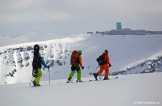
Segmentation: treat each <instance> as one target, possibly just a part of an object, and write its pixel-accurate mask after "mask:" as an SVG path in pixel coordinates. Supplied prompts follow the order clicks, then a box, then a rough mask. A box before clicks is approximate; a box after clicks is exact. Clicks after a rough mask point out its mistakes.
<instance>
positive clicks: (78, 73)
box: [68, 69, 81, 81]
mask: <svg viewBox="0 0 162 106" xmlns="http://www.w3.org/2000/svg"><path fill="white" fill-rule="evenodd" d="M74 73H75V70H71V73H70V74H69V77H68V80H71V78H72V77H73V76H74ZM77 80H78V81H81V70H80V69H79V71H77Z"/></svg>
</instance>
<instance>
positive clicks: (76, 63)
mask: <svg viewBox="0 0 162 106" xmlns="http://www.w3.org/2000/svg"><path fill="white" fill-rule="evenodd" d="M78 57H79V54H78V51H76V50H74V51H73V52H72V55H71V60H70V63H71V65H72V66H74V67H78V66H79V58H78Z"/></svg>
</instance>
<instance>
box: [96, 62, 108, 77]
mask: <svg viewBox="0 0 162 106" xmlns="http://www.w3.org/2000/svg"><path fill="white" fill-rule="evenodd" d="M103 70H105V77H108V75H109V67H108V65H107V64H104V65H100V70H99V71H98V72H97V75H100V74H102V72H103Z"/></svg>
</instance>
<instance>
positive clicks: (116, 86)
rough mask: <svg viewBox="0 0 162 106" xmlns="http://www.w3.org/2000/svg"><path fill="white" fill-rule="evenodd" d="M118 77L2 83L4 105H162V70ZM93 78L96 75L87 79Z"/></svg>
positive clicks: (0, 96)
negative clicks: (102, 79) (68, 81)
mask: <svg viewBox="0 0 162 106" xmlns="http://www.w3.org/2000/svg"><path fill="white" fill-rule="evenodd" d="M118 77H119V78H118V79H112V80H108V81H93V82H82V83H65V82H66V79H62V80H53V81H51V84H50V85H49V83H48V81H42V82H41V84H42V86H41V87H30V86H29V83H24V84H11V85H5V86H4V85H1V86H0V106H136V105H142V106H143V105H144V106H145V105H151V106H152V105H153V106H161V104H162V92H161V90H162V85H161V81H162V73H151V74H135V75H133V74H132V75H125V76H118ZM110 78H113V77H110ZM89 79H93V78H92V77H88V78H84V79H83V80H84V81H88V80H89ZM74 81H75V80H74Z"/></svg>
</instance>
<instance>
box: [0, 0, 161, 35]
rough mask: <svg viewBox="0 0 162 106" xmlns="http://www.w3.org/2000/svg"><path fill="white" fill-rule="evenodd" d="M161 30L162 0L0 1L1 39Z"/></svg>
mask: <svg viewBox="0 0 162 106" xmlns="http://www.w3.org/2000/svg"><path fill="white" fill-rule="evenodd" d="M116 22H121V23H122V26H123V27H124V28H128V27H129V28H132V29H146V30H162V0H0V35H1V36H2V35H3V36H4V35H12V36H17V35H18V36H21V35H23V36H25V35H26V36H27V35H29V34H31V33H39V34H40V35H42V36H43V35H46V34H47V35H51V34H54V35H70V34H78V33H86V32H88V31H93V32H95V31H105V30H111V29H114V28H115V24H116Z"/></svg>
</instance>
